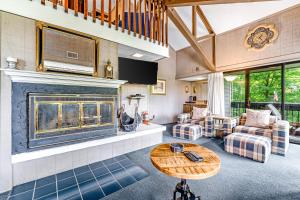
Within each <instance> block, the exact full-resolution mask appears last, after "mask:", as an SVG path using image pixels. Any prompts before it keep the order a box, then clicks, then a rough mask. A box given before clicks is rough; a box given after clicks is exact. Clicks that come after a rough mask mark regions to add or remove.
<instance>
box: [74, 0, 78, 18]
mask: <svg viewBox="0 0 300 200" xmlns="http://www.w3.org/2000/svg"><path fill="white" fill-rule="evenodd" d="M74 11H75V16H78V0H74Z"/></svg>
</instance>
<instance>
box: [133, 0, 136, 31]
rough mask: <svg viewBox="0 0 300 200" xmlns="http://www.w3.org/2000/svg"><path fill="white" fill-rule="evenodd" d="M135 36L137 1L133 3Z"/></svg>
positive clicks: (134, 29)
mask: <svg viewBox="0 0 300 200" xmlns="http://www.w3.org/2000/svg"><path fill="white" fill-rule="evenodd" d="M133 35H134V36H136V0H134V1H133Z"/></svg>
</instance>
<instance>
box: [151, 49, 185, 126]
mask: <svg viewBox="0 0 300 200" xmlns="http://www.w3.org/2000/svg"><path fill="white" fill-rule="evenodd" d="M169 55H170V57H169V58H164V59H162V60H160V61H159V62H158V78H159V79H165V80H166V81H167V94H166V95H150V96H149V114H150V116H152V115H155V120H154V122H156V123H159V124H166V123H172V122H175V121H176V116H177V115H178V114H179V113H182V107H183V103H184V102H185V101H187V100H188V97H189V95H190V94H189V93H185V86H186V85H190V83H189V82H186V81H179V80H176V79H175V77H176V52H175V51H174V50H173V49H172V48H170V53H169Z"/></svg>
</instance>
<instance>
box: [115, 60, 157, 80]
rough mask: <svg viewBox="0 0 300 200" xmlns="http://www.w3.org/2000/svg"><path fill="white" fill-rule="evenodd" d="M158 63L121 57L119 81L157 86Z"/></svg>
mask: <svg viewBox="0 0 300 200" xmlns="http://www.w3.org/2000/svg"><path fill="white" fill-rule="evenodd" d="M157 69H158V64H157V63H156V62H146V61H141V60H133V59H128V58H121V57H119V79H120V80H126V81H128V83H136V84H145V85H155V84H156V82H157Z"/></svg>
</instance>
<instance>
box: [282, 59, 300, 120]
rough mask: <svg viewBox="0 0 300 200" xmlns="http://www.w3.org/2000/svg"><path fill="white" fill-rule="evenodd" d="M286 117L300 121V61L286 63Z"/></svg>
mask: <svg viewBox="0 0 300 200" xmlns="http://www.w3.org/2000/svg"><path fill="white" fill-rule="evenodd" d="M284 82H285V83H284V84H285V95H284V98H285V105H284V110H285V119H286V120H288V121H290V122H294V123H295V122H296V123H299V122H300V63H293V64H287V65H285V81H284Z"/></svg>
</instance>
